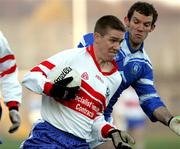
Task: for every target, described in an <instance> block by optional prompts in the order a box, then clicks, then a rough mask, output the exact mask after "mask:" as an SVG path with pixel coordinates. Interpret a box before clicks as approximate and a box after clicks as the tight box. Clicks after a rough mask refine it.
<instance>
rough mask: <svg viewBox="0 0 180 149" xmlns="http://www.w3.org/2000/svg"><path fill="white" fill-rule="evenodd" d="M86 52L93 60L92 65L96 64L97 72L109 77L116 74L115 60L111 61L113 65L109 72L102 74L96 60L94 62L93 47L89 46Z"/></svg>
mask: <svg viewBox="0 0 180 149" xmlns="http://www.w3.org/2000/svg"><path fill="white" fill-rule="evenodd" d="M86 50H87V51H88V53H89V54H90V55H91V57H92V59H93V60H94V63H95V64H96V67H97V68H98V70H99V71H100V72H101V73H102V74H103V75H111V74H113V73H114V72H116V71H117V70H118V66H117V64H116V62H115V60H112V61H111V63H112V64H113V66H114V67H113V68H112V69H111V71H110V72H103V71H102V70H101V67H100V66H99V64H98V62H97V60H96V57H95V54H94V47H93V45H90V46H89V47H87V48H86Z"/></svg>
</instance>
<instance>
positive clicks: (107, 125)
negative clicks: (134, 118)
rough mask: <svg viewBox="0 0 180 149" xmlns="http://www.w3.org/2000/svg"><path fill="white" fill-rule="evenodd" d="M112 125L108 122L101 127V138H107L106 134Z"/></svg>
mask: <svg viewBox="0 0 180 149" xmlns="http://www.w3.org/2000/svg"><path fill="white" fill-rule="evenodd" d="M112 128H113V127H112V126H111V125H109V124H106V125H105V126H103V128H102V129H101V135H102V137H103V138H107V137H108V134H109V130H110V129H112Z"/></svg>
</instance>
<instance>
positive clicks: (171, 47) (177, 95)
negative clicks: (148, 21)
mask: <svg viewBox="0 0 180 149" xmlns="http://www.w3.org/2000/svg"><path fill="white" fill-rule="evenodd" d="M146 1H148V2H150V3H152V4H153V5H154V6H155V8H156V9H157V10H158V13H159V18H158V21H157V23H156V29H155V31H154V32H152V34H149V36H148V38H147V40H146V43H145V48H146V51H147V53H148V54H149V57H150V59H151V61H152V64H153V66H154V73H155V84H156V87H157V90H158V92H159V94H160V96H161V97H162V99H163V100H164V102H165V103H166V105H167V106H168V108H169V110H170V111H171V112H172V113H173V114H175V115H180V0H146ZM134 2H136V0H0V30H2V32H3V33H4V35H5V36H6V38H7V40H8V41H9V44H10V46H11V48H12V50H13V51H14V53H15V56H16V59H17V65H18V67H19V80H20V81H21V80H22V77H23V75H24V73H25V72H26V71H27V70H29V69H31V68H32V67H33V66H35V65H36V64H38V63H39V62H40V61H42V60H43V59H46V58H48V57H49V56H51V55H53V54H55V53H57V52H59V51H60V50H63V49H67V48H72V47H74V46H76V45H77V44H78V41H79V40H80V39H81V37H82V35H83V34H85V33H88V32H93V27H94V24H95V22H96V20H97V19H98V18H99V17H101V16H102V15H106V14H113V15H116V16H118V17H119V18H120V19H121V20H123V18H124V16H125V15H126V13H127V10H128V9H129V7H130V6H131V5H132V4H133V3H134ZM40 101H41V99H40V96H38V95H35V94H32V93H30V92H29V91H27V90H26V89H24V88H23V102H22V105H21V110H20V112H21V115H22V118H23V119H22V125H21V128H20V129H19V130H18V132H16V133H15V134H8V129H9V127H10V121H9V118H8V111H7V108H6V107H3V117H2V120H1V121H0V138H1V139H2V140H3V142H4V144H3V145H0V148H3V149H6V148H8V149H16V148H18V147H19V145H20V143H21V142H22V141H23V140H24V139H25V138H27V136H28V134H29V131H30V129H31V127H32V123H33V122H34V121H35V119H37V117H39V107H40V104H41V103H40ZM144 139H145V140H144V143H145V146H146V149H159V148H160V147H161V148H163V149H169V147H170V148H171V149H179V148H180V139H179V137H177V136H176V135H175V134H173V133H172V132H171V131H170V130H169V129H168V128H167V127H165V126H163V125H162V124H160V123H157V124H155V125H154V124H153V123H151V122H150V121H149V120H148V123H147V126H146V129H145V138H144Z"/></svg>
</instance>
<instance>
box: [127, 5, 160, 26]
mask: <svg viewBox="0 0 180 149" xmlns="http://www.w3.org/2000/svg"><path fill="white" fill-rule="evenodd" d="M135 11H137V12H138V13H140V14H143V15H145V16H151V15H152V17H153V20H152V24H151V25H154V24H155V22H156V20H157V18H158V12H157V11H156V9H155V8H154V6H153V5H152V4H149V3H147V2H136V3H134V4H133V5H132V6H131V7H130V9H129V11H128V14H127V17H128V19H129V21H130V20H131V18H132V16H133V14H134V12H135Z"/></svg>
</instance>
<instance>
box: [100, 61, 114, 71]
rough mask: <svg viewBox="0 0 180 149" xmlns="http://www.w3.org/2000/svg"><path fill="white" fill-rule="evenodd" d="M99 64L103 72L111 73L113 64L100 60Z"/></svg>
mask: <svg viewBox="0 0 180 149" xmlns="http://www.w3.org/2000/svg"><path fill="white" fill-rule="evenodd" d="M98 64H99V67H100V68H101V71H103V72H110V71H111V70H112V68H113V64H112V63H111V62H109V61H104V60H101V59H99V61H98Z"/></svg>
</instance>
